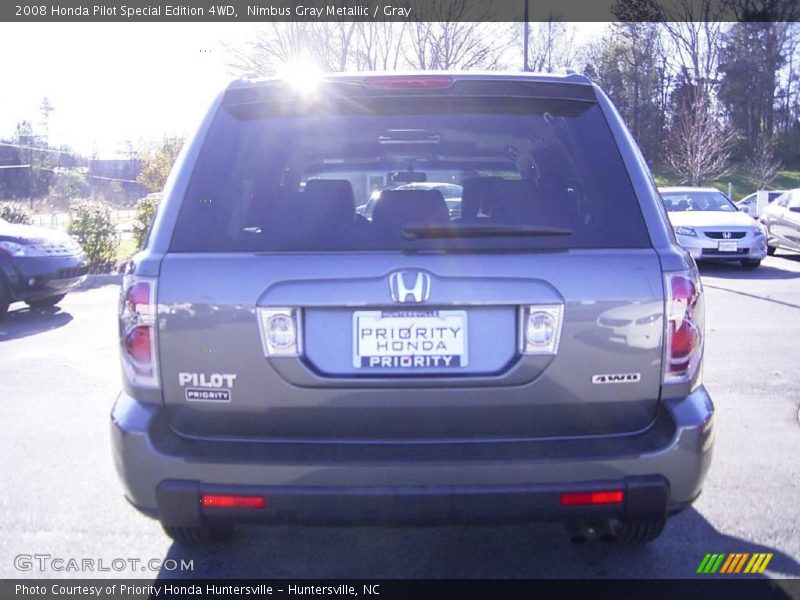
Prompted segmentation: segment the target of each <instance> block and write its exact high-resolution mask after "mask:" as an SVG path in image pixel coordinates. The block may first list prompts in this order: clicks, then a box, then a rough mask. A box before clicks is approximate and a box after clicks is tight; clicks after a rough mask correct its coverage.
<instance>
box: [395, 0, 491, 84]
mask: <svg viewBox="0 0 800 600" xmlns="http://www.w3.org/2000/svg"><path fill="white" fill-rule="evenodd" d="M431 2H434V3H438V4H437V5H436V6H437V13H438V14H439V15H440V16H442V17H446V18H447V20H442V21H418V22H415V23H411V24H410V25H409V28H410V43H409V48H408V52H407V54H406V60H407V61H408V63H409V65H410V66H411V67H412V68H414V69H422V70H428V71H449V70H469V69H485V70H494V69H499V68H500V67H501V66H502V64H501V61H500V54H501V47H500V45H499V44H498V42H497V40H498V38H499V35H498V33H497V32H496V31H495V32H493V31H491V30H489V29H487V27H486V24H485V23H477V22H464V21H459V20H458V19H459V18H460V17H461V15H462V13H463V12H464V11H465V10H466V5H465V4H464V0H431Z"/></svg>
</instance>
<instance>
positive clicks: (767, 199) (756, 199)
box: [736, 190, 786, 219]
mask: <svg viewBox="0 0 800 600" xmlns="http://www.w3.org/2000/svg"><path fill="white" fill-rule="evenodd" d="M785 191H786V190H759V191H757V192H753V193H752V194H750V195H748V196H745V197H744V198H742V199H741V200H739V202H737V203H736V208H738V209H739V210H740V211H742V212H744V213H747V214H748V215H750V216H751V217H753V218H754V219H757V218H758V217H760V216H761V213H763V212H764V209H765V208H767V206H769V205H770V204H772V203H773V202H774V201H775V199H776V198H778V197H779V196H780V195H781V194H783V193H784V192H785Z"/></svg>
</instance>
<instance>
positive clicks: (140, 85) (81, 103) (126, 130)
mask: <svg viewBox="0 0 800 600" xmlns="http://www.w3.org/2000/svg"><path fill="white" fill-rule="evenodd" d="M258 26H259V25H258V24H257V23H13V24H12V23H0V56H2V57H4V58H3V59H2V61H0V82H2V85H0V138H6V139H7V138H9V137H11V136H12V135H13V133H14V129H15V127H16V125H17V123H19V122H20V121H22V120H28V121H30V122H31V123H32V124H33V126H34V130H36V131H41V125H40V124H41V121H42V118H41V113H40V111H39V107H40V106H41V104H42V99H43V98H45V97H47V98H48V100H49V101H50V104H51V105H52V106H53V107H54V109H55V110H54V111H53V112H52V113H51V114H50V120H49V140H50V143H51V145H60V144H66V145H69V146H70V147H72V148H73V149H74V150H76V151H78V152H80V153H83V154H85V155H88V156H92V155H94V154H95V153H96V154H97V155H98V156H99V157H101V158H114V157H116V156H118V155H122V154H123V152H124V149H125V148H126V142H127V141H130V142H132V143H133V144H134V146H136V147H141V146H142V145H144V144H147V143H150V142H153V141H157V140H160V139H161V138H163V137H164V136H173V135H177V136H185V135H187V134H188V133H189V132H190V131H191V130H192V128H193V127H194V126H195V125H196V124H197V123H198V122H199V121H200V119H201V118H202V116H203V114H204V113H205V111H206V109H207V108H208V106H209V104H210V102H211V101H212V100H213V98H214V96H215V95H216V94H217V93H218V92H219V91H220V90H221V89H223V87H224V86H225V85H226V84H227V83H228V82H230V81H231V80H232V79H233V75H232V73H231V71H230V68H229V67H228V66H227V64H226V63H227V61H228V60H229V56H228V53H227V52H226V46H230V45H238V44H241V43H244V42H247V41H249V40H250V39H252V37H253V35H254V32H255V30H256V28H257V27H258ZM603 26H604V24H602V23H591V24H584V25H583V26H581V27H580V28H579V34H580V35H581V36H588V37H593V36H595V35H597V34H598V32H599V31H600V30H601V28H602V27H603Z"/></svg>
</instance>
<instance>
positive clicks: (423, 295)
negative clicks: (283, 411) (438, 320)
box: [389, 271, 431, 302]
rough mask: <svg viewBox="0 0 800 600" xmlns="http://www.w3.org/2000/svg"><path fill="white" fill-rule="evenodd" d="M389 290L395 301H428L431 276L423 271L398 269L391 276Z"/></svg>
mask: <svg viewBox="0 0 800 600" xmlns="http://www.w3.org/2000/svg"><path fill="white" fill-rule="evenodd" d="M389 292H390V293H391V295H392V300H393V301H395V302H427V300H428V298H430V295H431V276H430V275H428V274H427V273H423V272H422V271H397V272H395V273H392V274H391V275H390V276H389Z"/></svg>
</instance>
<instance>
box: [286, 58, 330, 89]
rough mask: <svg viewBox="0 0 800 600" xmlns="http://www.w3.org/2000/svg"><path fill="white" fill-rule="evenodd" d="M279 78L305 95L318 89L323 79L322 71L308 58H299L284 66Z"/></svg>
mask: <svg viewBox="0 0 800 600" xmlns="http://www.w3.org/2000/svg"><path fill="white" fill-rule="evenodd" d="M277 74H278V76H279V77H280V78H281V79H283V80H284V81H286V82H287V83H288V84H289V85H291V86H292V87H293V88H295V89H297V90H298V91H299V92H301V93H303V94H310V93H312V92H313V91H314V90H316V89H317V86H318V85H319V82H320V79H321V78H322V69H320V68H319V66H317V64H316V63H314V62H313V61H311V60H310V59H308V58H299V59H297V60H293V61H290V62H288V63H286V64H284V65H283V68H281V69H279V70H278V73H277Z"/></svg>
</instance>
